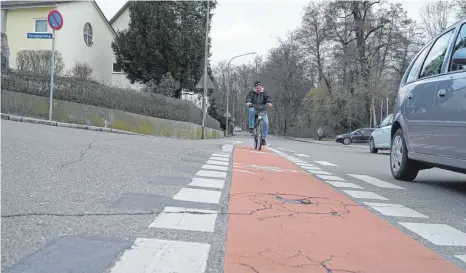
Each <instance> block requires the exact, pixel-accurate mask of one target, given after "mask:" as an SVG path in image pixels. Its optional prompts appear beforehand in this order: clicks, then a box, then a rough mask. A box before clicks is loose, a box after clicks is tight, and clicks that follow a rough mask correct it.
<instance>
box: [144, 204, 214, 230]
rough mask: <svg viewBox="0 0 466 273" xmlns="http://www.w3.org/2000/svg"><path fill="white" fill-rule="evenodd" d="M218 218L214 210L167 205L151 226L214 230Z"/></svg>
mask: <svg viewBox="0 0 466 273" xmlns="http://www.w3.org/2000/svg"><path fill="white" fill-rule="evenodd" d="M216 219H217V212H216V211H213V210H203V209H189V208H177V207H165V209H164V210H163V212H162V213H161V214H160V215H159V216H157V218H155V220H154V222H152V224H150V225H149V227H151V228H166V229H178V230H192V231H202V232H214V229H215V220H216Z"/></svg>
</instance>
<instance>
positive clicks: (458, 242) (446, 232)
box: [399, 222, 466, 246]
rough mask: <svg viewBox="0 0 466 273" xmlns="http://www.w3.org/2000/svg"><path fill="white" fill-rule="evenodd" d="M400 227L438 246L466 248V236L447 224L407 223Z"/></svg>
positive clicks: (401, 223)
mask: <svg viewBox="0 0 466 273" xmlns="http://www.w3.org/2000/svg"><path fill="white" fill-rule="evenodd" d="M399 224H400V225H402V226H404V227H405V228H407V229H409V230H411V231H412V232H414V233H416V234H417V235H419V236H421V237H423V238H424V239H426V240H428V241H430V242H431V243H433V244H434V245H438V246H466V234H465V233H463V232H461V231H459V230H457V229H455V228H452V227H450V226H448V225H445V224H425V223H406V222H400V223H399Z"/></svg>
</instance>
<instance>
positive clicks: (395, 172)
mask: <svg viewBox="0 0 466 273" xmlns="http://www.w3.org/2000/svg"><path fill="white" fill-rule="evenodd" d="M419 169H420V168H419V165H418V164H417V162H416V161H413V160H411V159H409V158H408V149H407V148H406V141H405V138H404V135H403V130H401V128H400V129H398V130H397V131H396V132H395V135H393V138H392V143H391V148H390V171H391V172H392V176H393V178H395V179H396V180H403V181H413V180H414V179H415V178H416V176H417V174H418V173H419Z"/></svg>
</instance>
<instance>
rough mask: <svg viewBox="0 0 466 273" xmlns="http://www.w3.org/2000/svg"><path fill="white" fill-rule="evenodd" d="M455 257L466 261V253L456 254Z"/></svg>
mask: <svg viewBox="0 0 466 273" xmlns="http://www.w3.org/2000/svg"><path fill="white" fill-rule="evenodd" d="M455 257H456V258H458V259H460V260H462V261H463V262H465V263H466V254H465V255H455Z"/></svg>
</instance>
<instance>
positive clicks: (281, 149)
mask: <svg viewBox="0 0 466 273" xmlns="http://www.w3.org/2000/svg"><path fill="white" fill-rule="evenodd" d="M277 149H278V150H285V148H277Z"/></svg>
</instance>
